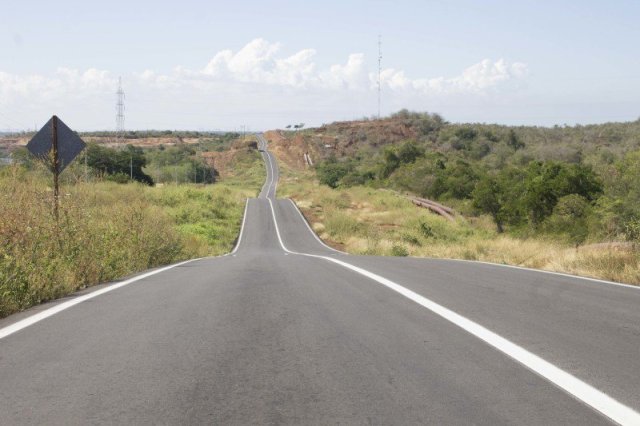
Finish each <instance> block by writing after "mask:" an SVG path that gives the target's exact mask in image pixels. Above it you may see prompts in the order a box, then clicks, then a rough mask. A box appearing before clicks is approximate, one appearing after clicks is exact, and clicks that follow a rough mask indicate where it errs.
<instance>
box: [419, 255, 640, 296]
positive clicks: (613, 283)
mask: <svg viewBox="0 0 640 426" xmlns="http://www.w3.org/2000/svg"><path fill="white" fill-rule="evenodd" d="M414 259H433V260H451V261H454V262H466V263H479V264H481V265H490V266H501V267H503V268H512V269H520V270H522V271H529V272H539V273H541V274H550V275H558V276H561V277H566V278H573V279H576V280H585V281H592V282H596V283H601V284H610V285H615V286H618V287H626V288H633V289H635V290H640V286H637V285H632V284H624V283H617V282H615V281H607V280H601V279H598V278H591V277H583V276H580V275H573V274H567V273H565V272H556V271H545V270H544V269H533V268H526V267H523V266H516V265H507V264H504V263H494V262H486V261H483V260H467V259H450V258H442V257H441V258H438V257H415V258H414Z"/></svg>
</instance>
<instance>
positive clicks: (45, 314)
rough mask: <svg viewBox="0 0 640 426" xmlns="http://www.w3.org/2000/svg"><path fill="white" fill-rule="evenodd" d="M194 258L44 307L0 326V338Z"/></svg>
mask: <svg viewBox="0 0 640 426" xmlns="http://www.w3.org/2000/svg"><path fill="white" fill-rule="evenodd" d="M196 260H200V259H190V260H185V261H184V262H179V263H175V264H173V265H169V266H165V267H163V268H160V269H155V270H153V271H150V272H147V273H144V274H142V275H138V276H137V277H133V278H130V279H128V280H126V281H122V282H119V283H117V284H113V285H110V286H108V287H105V288H102V289H100V290H96V291H94V292H91V293H89V294H85V295H84V296H78V297H76V298H74V299H71V300H69V301H67V302H62V303H60V304H58V305H55V306H53V307H51V308H49V309H46V310H44V311H42V312H39V313H37V314H35V315H32V316H30V317H27V318H25V319H23V320H20V321H18V322H15V323H13V324H11V325H8V326H6V327H4V328H1V329H0V339H3V338H5V337H7V336H9V335H11V334H13V333H16V332H18V331H20V330H23V329H25V328H27V327H29V326H32V325H33V324H36V323H38V322H40V321H42V320H44V319H46V318H49V317H50V316H53V315H55V314H57V313H59V312H62V311H64V310H66V309H69V308H71V307H72V306H75V305H77V304H79V303H82V302H85V301H87V300H89V299H93V298H94V297H98V296H101V295H103V294H105V293H109V292H111V291H113V290H117V289H119V288H120V287H124V286H126V285H129V284H131V283H134V282H136V281H140V280H143V279H145V278H148V277H150V276H152V275H156V274H159V273H161V272H165V271H168V270H169V269H173V268H175V267H177V266H181V265H184V264H185V263H189V262H194V261H196Z"/></svg>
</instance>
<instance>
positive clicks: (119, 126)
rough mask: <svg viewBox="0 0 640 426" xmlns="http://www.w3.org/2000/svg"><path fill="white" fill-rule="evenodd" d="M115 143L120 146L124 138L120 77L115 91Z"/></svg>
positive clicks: (122, 92)
mask: <svg viewBox="0 0 640 426" xmlns="http://www.w3.org/2000/svg"><path fill="white" fill-rule="evenodd" d="M116 95H117V98H116V143H117V144H118V147H121V145H120V144H121V143H122V140H123V138H124V90H122V77H118V91H117V92H116Z"/></svg>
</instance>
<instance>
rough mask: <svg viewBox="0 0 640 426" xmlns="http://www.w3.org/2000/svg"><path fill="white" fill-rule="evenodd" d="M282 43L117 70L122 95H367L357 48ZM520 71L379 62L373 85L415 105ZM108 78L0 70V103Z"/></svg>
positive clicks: (99, 85)
mask: <svg viewBox="0 0 640 426" xmlns="http://www.w3.org/2000/svg"><path fill="white" fill-rule="evenodd" d="M282 50H283V48H282V45H281V44H280V43H272V42H269V41H267V40H264V39H261V38H258V39H255V40H252V41H250V42H249V43H247V44H246V45H245V46H244V47H242V48H241V49H239V50H237V51H232V50H222V51H219V52H217V53H216V54H215V55H213V57H212V58H211V59H210V60H209V61H208V62H206V63H203V67H202V68H199V69H188V68H184V67H181V66H176V67H175V68H174V69H173V70H171V71H170V72H159V71H157V70H149V69H147V70H143V71H141V72H137V73H132V74H131V75H128V76H124V81H125V89H126V90H127V91H128V93H129V94H132V93H133V94H142V97H146V98H147V99H152V98H157V99H160V98H164V97H166V96H168V95H167V94H168V92H172V93H174V94H176V95H177V94H180V95H184V97H189V98H190V99H193V100H194V102H196V101H199V102H201V103H205V102H207V101H208V100H210V99H212V98H213V97H216V98H221V97H224V98H225V99H226V100H227V102H228V100H229V99H232V98H243V99H245V100H246V99H248V98H251V97H252V96H254V97H255V96H256V95H254V94H253V92H255V91H256V88H259V91H260V92H261V93H262V96H263V98H265V97H266V96H267V95H268V94H269V93H271V95H272V97H274V96H280V95H282V93H283V92H286V93H287V94H288V96H289V98H288V101H289V102H290V103H291V104H304V103H305V101H308V100H309V99H314V100H317V99H323V100H324V102H333V103H334V104H341V105H342V106H343V107H345V108H348V107H349V105H352V106H353V107H352V109H354V110H355V109H358V108H359V107H360V104H363V103H365V102H369V101H370V99H371V98H372V97H374V96H375V89H376V87H377V73H375V72H372V71H373V70H372V69H370V68H368V67H367V64H366V61H365V56H364V55H363V54H361V53H354V54H351V55H349V57H348V58H346V60H345V61H344V62H343V63H338V64H334V65H332V66H329V67H328V68H325V69H319V68H318V66H317V65H316V62H315V58H316V55H317V52H316V51H315V50H314V49H303V50H300V51H298V52H294V53H293V54H283V52H282ZM527 73H528V69H527V66H526V65H525V64H523V63H520V62H513V63H510V62H507V61H505V60H504V59H499V60H497V61H491V60H489V59H484V60H482V61H480V62H478V63H476V64H473V65H471V66H469V67H467V68H466V69H464V70H462V71H461V73H460V74H459V75H457V76H447V77H445V76H441V77H431V78H410V77H408V76H407V74H406V73H405V71H403V70H397V69H392V68H390V69H385V70H383V71H382V73H381V85H382V87H383V90H384V92H385V94H386V96H395V97H396V99H397V100H403V102H404V101H405V100H407V102H406V103H407V105H406V106H407V107H413V108H421V103H422V104H424V107H422V108H423V109H428V108H429V104H428V103H429V99H431V98H432V97H433V98H439V99H442V97H443V96H444V97H446V96H448V95H452V96H458V95H485V94H488V93H491V92H492V91H495V90H499V89H501V88H512V87H514V83H518V82H519V81H522V80H523V78H524V77H526V75H527ZM116 85H117V77H116V76H114V75H113V74H112V73H111V72H110V71H108V70H99V69H95V68H89V69H86V70H78V69H70V68H58V69H57V70H56V71H55V72H54V73H53V74H52V75H41V74H31V75H16V74H9V73H6V72H2V70H0V105H2V104H4V105H8V104H11V103H13V104H17V103H20V102H23V103H24V102H33V101H34V100H42V99H45V100H47V99H48V100H51V99H58V100H61V101H63V100H67V101H68V102H71V101H75V102H77V100H78V99H88V98H91V97H93V98H96V97H102V99H104V102H111V101H112V100H113V97H114V96H115V95H114V92H115V88H116ZM247 85H250V86H251V87H250V88H249V87H246V86H247ZM265 94H267V95H265ZM409 99H410V100H411V101H410V102H409V101H408V100H409ZM211 102H212V103H213V104H214V105H217V104H216V103H215V102H213V101H211ZM149 103H153V102H152V101H150V102H149ZM156 104H158V103H157V102H156ZM245 105H246V102H245ZM318 107H321V106H320V105H319V106H318ZM326 107H327V108H329V107H330V106H329V105H326ZM356 107H357V108H356ZM153 108H160V106H159V105H155V106H154V107H153ZM239 108H241V106H240V105H238V109H239Z"/></svg>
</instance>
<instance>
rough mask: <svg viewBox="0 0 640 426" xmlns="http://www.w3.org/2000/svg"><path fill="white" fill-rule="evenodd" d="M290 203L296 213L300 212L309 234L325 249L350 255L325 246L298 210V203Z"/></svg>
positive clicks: (300, 213)
mask: <svg viewBox="0 0 640 426" xmlns="http://www.w3.org/2000/svg"><path fill="white" fill-rule="evenodd" d="M288 200H289V201H291V204H293V208H294V209H296V211H297V212H298V214H299V215H300V218H301V219H302V221H303V222H304V224H305V225H307V229H308V230H309V232H311V235H313V238H315V239H316V241H318V242H319V243H320V244H322V245H323V246H324V247H326V248H328V249H329V250H331V251H335V252H336V253H340V254H344V255H346V256H349V253H345V252H344V251H340V250H336V249H334V248H333V247H329V246H328V245H327V244H325V242H324V241H322V240H321V239H320V237H318V234H316V233H315V232H314V231H313V229H311V226H310V225H309V222H307V219H306V218H305V217H304V216H303V215H302V212H301V211H300V209H299V208H298V206H297V205H296V203H295V202H294V201H293V200H292V199H291V198H289V199H288Z"/></svg>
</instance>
